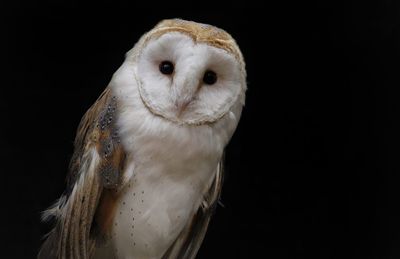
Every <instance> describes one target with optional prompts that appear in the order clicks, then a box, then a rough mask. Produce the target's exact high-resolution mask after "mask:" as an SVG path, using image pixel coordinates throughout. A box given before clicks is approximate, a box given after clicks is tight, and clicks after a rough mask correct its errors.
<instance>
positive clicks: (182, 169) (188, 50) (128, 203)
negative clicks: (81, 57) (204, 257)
mask: <svg viewBox="0 0 400 259" xmlns="http://www.w3.org/2000/svg"><path fill="white" fill-rule="evenodd" d="M246 88H247V86H246V71H245V64H244V61H243V57H242V54H241V52H240V50H239V47H238V46H237V44H236V43H235V41H234V39H233V38H232V37H231V36H230V35H229V34H228V33H227V32H225V31H223V30H221V29H218V28H216V27H213V26H210V25H206V24H200V23H195V22H191V21H185V20H179V19H173V20H164V21H161V22H160V23H159V24H157V25H156V26H155V27H154V28H153V29H152V30H151V31H149V32H148V33H146V34H144V35H143V36H142V37H141V39H140V40H139V41H138V43H136V45H135V46H134V47H133V49H131V50H130V51H128V52H127V54H126V57H125V61H124V62H123V64H122V65H121V67H120V68H119V69H118V70H117V71H116V72H115V73H114V75H113V77H112V79H111V81H110V83H109V85H108V86H107V88H106V89H105V90H104V92H103V93H102V94H101V96H100V97H99V98H98V100H97V101H96V102H95V103H94V104H93V106H92V107H91V108H90V109H89V110H88V111H87V112H86V114H85V115H84V116H83V118H82V120H81V122H80V125H79V127H78V130H77V135H76V139H75V142H74V148H75V151H74V154H73V157H72V159H71V163H70V168H69V174H68V177H67V187H66V190H65V191H64V193H63V194H62V196H61V198H60V199H59V200H58V201H57V202H56V203H55V205H53V206H52V207H51V208H50V209H48V210H47V211H45V212H44V214H43V217H44V219H49V218H53V219H54V228H53V229H52V230H51V232H50V233H49V234H48V236H47V237H46V240H45V241H44V243H43V245H42V248H41V250H40V252H39V255H38V258H40V259H43V258H46V259H51V258H79V259H80V258H82V259H86V258H139V259H141V258H195V256H196V253H197V251H198V249H199V247H200V245H201V243H202V241H203V238H204V236H205V233H206V230H207V227H208V223H209V221H210V217H211V215H212V213H213V211H214V209H215V205H216V203H217V201H218V199H219V195H220V192H221V187H222V174H223V171H222V163H223V161H222V157H223V152H224V148H225V146H226V145H227V143H228V141H229V140H230V138H231V137H232V134H233V132H234V131H235V129H236V126H237V124H238V121H239V118H240V115H241V111H242V108H243V106H244V102H245V91H246Z"/></svg>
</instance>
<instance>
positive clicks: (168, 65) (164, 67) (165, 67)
mask: <svg viewBox="0 0 400 259" xmlns="http://www.w3.org/2000/svg"><path fill="white" fill-rule="evenodd" d="M159 68H160V72H161V73H163V74H164V75H170V74H172V73H173V72H174V65H173V64H172V62H171V61H163V62H161V63H160V66H159Z"/></svg>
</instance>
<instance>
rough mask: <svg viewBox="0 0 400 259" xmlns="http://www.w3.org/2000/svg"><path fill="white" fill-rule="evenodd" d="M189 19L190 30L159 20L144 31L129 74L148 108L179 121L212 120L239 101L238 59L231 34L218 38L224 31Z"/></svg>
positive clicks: (241, 80)
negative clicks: (164, 24) (160, 24)
mask: <svg viewBox="0 0 400 259" xmlns="http://www.w3.org/2000/svg"><path fill="white" fill-rule="evenodd" d="M178 24H179V22H178ZM186 25H187V24H186ZM189 25H190V26H196V27H195V31H193V29H192V28H189V29H187V28H186V30H185V29H182V28H174V27H173V28H171V27H170V26H169V27H168V26H166V28H165V27H163V26H161V27H162V28H161V29H158V30H155V32H150V33H149V34H148V35H147V36H146V37H145V38H144V39H143V40H142V44H141V46H140V51H137V54H136V58H135V64H136V65H135V77H136V80H137V84H138V87H139V92H140V96H141V98H142V101H143V103H144V104H145V106H146V107H147V108H148V109H149V110H150V111H151V112H152V113H154V114H156V115H159V116H162V117H164V118H165V119H167V120H170V121H173V122H175V123H179V124H206V123H212V122H215V121H216V120H218V119H219V118H221V117H223V116H224V115H225V114H226V113H227V112H228V111H229V110H230V109H231V107H232V106H233V105H234V104H235V103H237V102H243V101H244V91H245V89H246V84H245V72H244V63H243V61H242V59H241V54H240V51H239V50H238V48H237V46H236V45H234V44H235V43H234V41H233V39H231V38H227V39H229V40H231V41H230V42H228V40H227V39H225V38H224V39H222V40H220V39H219V38H218V34H222V33H223V35H224V36H225V37H228V36H229V35H228V34H227V33H226V32H224V31H222V30H218V29H216V28H215V27H211V26H206V25H199V24H194V25H193V24H189ZM156 28H157V27H156ZM212 30H214V31H212ZM225 34H226V35H228V36H226V35H225ZM199 35H200V36H199ZM213 37H214V38H213ZM229 37H230V36H229ZM223 41H225V42H223ZM224 43H226V44H227V45H226V46H224V45H223V44H224ZM231 45H232V46H231Z"/></svg>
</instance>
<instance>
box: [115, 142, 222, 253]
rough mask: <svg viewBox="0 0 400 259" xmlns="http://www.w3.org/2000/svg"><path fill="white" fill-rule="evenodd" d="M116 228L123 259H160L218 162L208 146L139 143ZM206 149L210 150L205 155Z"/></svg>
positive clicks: (203, 190) (213, 151)
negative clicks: (130, 257)
mask: <svg viewBox="0 0 400 259" xmlns="http://www.w3.org/2000/svg"><path fill="white" fill-rule="evenodd" d="M136 140H137V143H138V144H139V145H138V146H139V147H140V148H138V149H137V150H135V152H134V153H133V154H132V156H131V157H132V161H130V163H133V166H128V167H127V168H134V169H133V170H134V172H133V174H132V177H131V178H130V179H129V181H128V182H127V184H126V185H125V187H124V189H123V190H122V191H121V197H120V199H119V204H118V206H117V210H116V215H115V217H114V222H113V224H112V230H111V232H112V243H113V246H114V248H115V251H114V253H116V254H117V255H118V257H119V258H127V257H128V256H132V257H133V258H160V257H161V256H162V255H163V254H164V253H165V251H166V250H167V249H168V248H169V247H170V246H171V245H172V243H173V242H174V241H175V239H176V238H177V236H178V235H179V233H180V232H181V230H182V229H183V228H184V226H185V225H186V224H188V222H189V221H190V219H191V217H192V216H193V214H194V213H195V211H196V210H197V208H198V207H199V205H200V202H201V199H202V197H203V194H204V193H205V191H206V190H207V189H208V187H209V185H210V184H211V182H212V180H213V177H214V174H215V169H216V167H217V163H218V160H219V157H218V152H217V150H210V149H209V148H208V147H206V146H207V145H204V143H203V144H199V145H196V146H190V145H191V144H190V145H188V143H186V144H184V143H183V142H179V141H176V142H175V143H172V142H171V141H170V140H171V138H169V139H168V141H165V140H164V143H163V144H161V143H160V142H163V140H162V139H156V138H154V139H146V138H142V139H140V138H137V139H136ZM205 149H208V150H205Z"/></svg>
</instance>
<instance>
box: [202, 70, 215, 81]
mask: <svg viewBox="0 0 400 259" xmlns="http://www.w3.org/2000/svg"><path fill="white" fill-rule="evenodd" d="M203 82H204V83H206V84H208V85H213V84H215V82H217V74H216V73H215V72H214V71H211V70H207V71H206V72H205V73H204V77H203Z"/></svg>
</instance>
